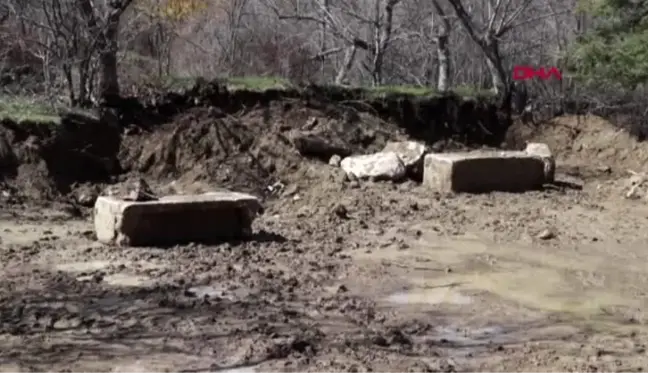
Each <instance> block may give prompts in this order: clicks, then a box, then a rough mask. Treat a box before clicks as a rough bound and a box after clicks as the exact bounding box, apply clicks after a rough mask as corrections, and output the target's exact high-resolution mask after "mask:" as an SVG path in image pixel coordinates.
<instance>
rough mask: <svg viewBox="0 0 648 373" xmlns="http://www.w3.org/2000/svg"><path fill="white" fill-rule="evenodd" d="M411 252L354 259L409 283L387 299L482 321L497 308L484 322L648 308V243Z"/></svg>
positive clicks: (415, 248) (463, 239) (432, 240)
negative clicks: (458, 311) (507, 315)
mask: <svg viewBox="0 0 648 373" xmlns="http://www.w3.org/2000/svg"><path fill="white" fill-rule="evenodd" d="M420 230H421V231H422V232H432V230H431V229H426V227H421V228H420ZM408 244H409V249H408V250H399V249H398V248H392V247H387V248H383V249H375V248H372V250H371V251H370V254H367V253H365V251H364V250H358V251H356V252H355V253H354V256H355V257H356V259H357V260H359V261H360V262H363V263H373V265H379V266H382V267H384V268H387V269H388V270H389V271H390V272H391V273H392V274H393V276H394V277H396V278H399V279H400V280H401V281H402V283H403V286H404V287H405V288H406V289H408V290H407V291H399V292H396V293H393V294H389V295H388V296H387V297H386V298H385V300H386V301H387V302H389V303H392V304H395V305H401V306H407V305H413V304H419V305H420V304H428V305H441V304H446V305H456V306H468V307H467V309H472V312H473V313H479V312H482V311H480V308H481V307H479V305H485V304H486V303H488V305H492V304H497V305H498V307H484V308H485V309H487V310H488V311H486V312H485V313H482V314H481V315H482V316H488V317H492V318H493V320H496V319H497V318H501V317H502V312H503V310H504V308H508V309H510V310H513V309H520V308H522V309H527V310H529V313H533V312H538V311H540V312H545V313H567V314H571V315H575V316H579V317H594V316H600V315H602V314H606V313H610V312H616V311H615V310H625V311H623V312H626V313H627V312H632V310H640V309H644V308H645V307H646V306H648V296H647V295H646V292H644V291H643V290H641V289H644V288H646V287H648V276H647V275H646V274H645V266H644V265H643V263H645V262H646V261H648V253H646V251H645V250H644V249H641V247H645V243H637V244H636V245H619V244H612V243H606V244H604V243H599V244H591V245H586V246H585V245H583V246H576V247H573V248H564V247H562V248H557V247H551V246H548V245H547V246H542V245H537V244H519V243H515V244H513V243H507V244H501V243H495V242H492V241H489V240H488V239H486V238H485V237H481V236H479V235H465V236H458V237H446V236H440V235H434V234H427V233H426V234H423V235H422V237H420V238H419V239H414V240H412V241H411V242H408ZM444 269H445V270H444ZM449 284H452V286H449ZM468 294H469V295H470V296H468ZM610 310H612V311H610ZM512 312H513V311H512ZM486 313H490V314H489V315H486ZM630 317H635V316H630ZM637 317H638V316H637Z"/></svg>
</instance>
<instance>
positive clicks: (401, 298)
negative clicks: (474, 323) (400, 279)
mask: <svg viewBox="0 0 648 373" xmlns="http://www.w3.org/2000/svg"><path fill="white" fill-rule="evenodd" d="M385 300H386V301H387V302H389V303H392V304H397V305H410V304H443V303H446V304H459V305H461V304H470V303H471V302H472V298H471V297H468V296H465V295H462V294H461V293H459V292H455V291H453V290H452V289H450V288H449V287H439V288H434V289H423V290H415V291H399V292H396V293H393V294H390V295H389V296H387V297H386V298H385Z"/></svg>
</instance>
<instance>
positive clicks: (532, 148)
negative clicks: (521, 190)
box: [524, 142, 556, 184]
mask: <svg viewBox="0 0 648 373" xmlns="http://www.w3.org/2000/svg"><path fill="white" fill-rule="evenodd" d="M524 151H525V152H526V153H527V154H530V155H535V156H537V157H540V158H541V159H542V160H543V161H544V162H545V182H546V183H549V184H551V183H553V182H554V181H555V179H556V160H555V158H554V156H553V154H552V153H551V149H549V145H547V144H543V143H537V142H530V143H527V144H526V148H525V149H524Z"/></svg>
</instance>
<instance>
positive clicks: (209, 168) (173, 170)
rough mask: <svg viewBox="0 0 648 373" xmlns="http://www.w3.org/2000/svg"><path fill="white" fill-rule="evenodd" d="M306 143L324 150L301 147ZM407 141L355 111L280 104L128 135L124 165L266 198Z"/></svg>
mask: <svg viewBox="0 0 648 373" xmlns="http://www.w3.org/2000/svg"><path fill="white" fill-rule="evenodd" d="M305 137H309V138H316V139H317V141H319V144H320V145H321V146H320V147H319V148H318V147H308V146H303V145H302V146H299V145H300V144H301V142H300V140H302V139H304V138H305ZM401 138H405V135H404V134H403V133H402V130H399V128H398V127H397V126H396V125H394V124H389V123H386V122H384V121H382V120H380V119H379V118H377V117H375V116H371V115H368V114H365V113H359V112H357V111H355V110H354V109H351V108H340V107H335V106H329V107H323V108H319V109H315V108H308V107H304V106H303V105H298V104H291V103H286V102H276V103H272V104H270V105H269V106H267V107H260V108H257V109H253V110H250V111H248V112H245V113H242V114H239V115H228V114H224V113H222V112H216V110H214V109H209V108H194V109H191V110H189V111H188V112H186V113H184V114H181V115H179V116H178V117H176V118H174V120H172V121H171V122H169V123H166V124H165V125H163V126H161V127H160V128H158V129H156V130H155V131H153V132H139V133H137V132H136V133H131V134H129V135H127V136H125V137H124V140H123V143H122V147H121V152H120V163H121V165H122V166H123V167H124V169H125V170H126V171H130V172H138V173H142V174H145V175H148V176H149V177H151V178H152V179H155V180H158V181H164V182H175V183H174V187H175V188H180V189H182V188H184V189H185V190H186V189H187V188H189V187H190V186H191V185H193V186H194V187H195V186H196V185H200V184H201V182H204V183H205V184H210V185H214V184H216V185H218V186H222V187H223V188H235V189H237V190H244V191H249V192H255V193H260V192H262V191H263V190H264V189H265V188H266V187H267V186H269V185H271V184H273V183H275V182H277V181H282V182H292V181H294V180H295V179H296V178H300V176H299V175H300V171H303V170H304V169H305V168H308V167H310V166H311V165H312V164H313V162H319V163H321V162H326V161H328V158H330V157H331V156H332V155H333V154H339V155H343V156H344V155H348V154H352V153H364V152H373V151H378V150H380V149H382V147H384V145H385V143H386V141H388V140H394V139H401Z"/></svg>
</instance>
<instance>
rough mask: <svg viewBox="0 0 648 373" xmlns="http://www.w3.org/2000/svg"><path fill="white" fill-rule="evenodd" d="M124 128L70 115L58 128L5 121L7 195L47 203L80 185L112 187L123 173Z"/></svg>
mask: <svg viewBox="0 0 648 373" xmlns="http://www.w3.org/2000/svg"><path fill="white" fill-rule="evenodd" d="M120 131H121V130H120V129H119V128H118V127H117V126H115V125H110V124H108V123H107V122H105V121H99V120H98V119H97V118H94V117H92V116H90V115H79V114H76V113H66V114H64V115H62V116H61V122H60V123H59V124H53V123H25V122H21V123H16V122H13V121H10V120H3V121H1V122H0V183H2V190H3V192H4V193H3V194H5V195H12V196H15V197H20V198H18V199H23V198H28V199H30V200H47V199H51V198H54V197H56V196H59V195H61V194H65V193H68V192H69V191H70V190H71V187H72V185H73V184H75V183H78V182H100V183H101V182H109V181H110V180H111V177H112V175H114V174H116V173H118V172H119V171H120V168H119V164H118V163H117V162H116V159H115V154H116V153H117V150H118V149H119V144H120Z"/></svg>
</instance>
